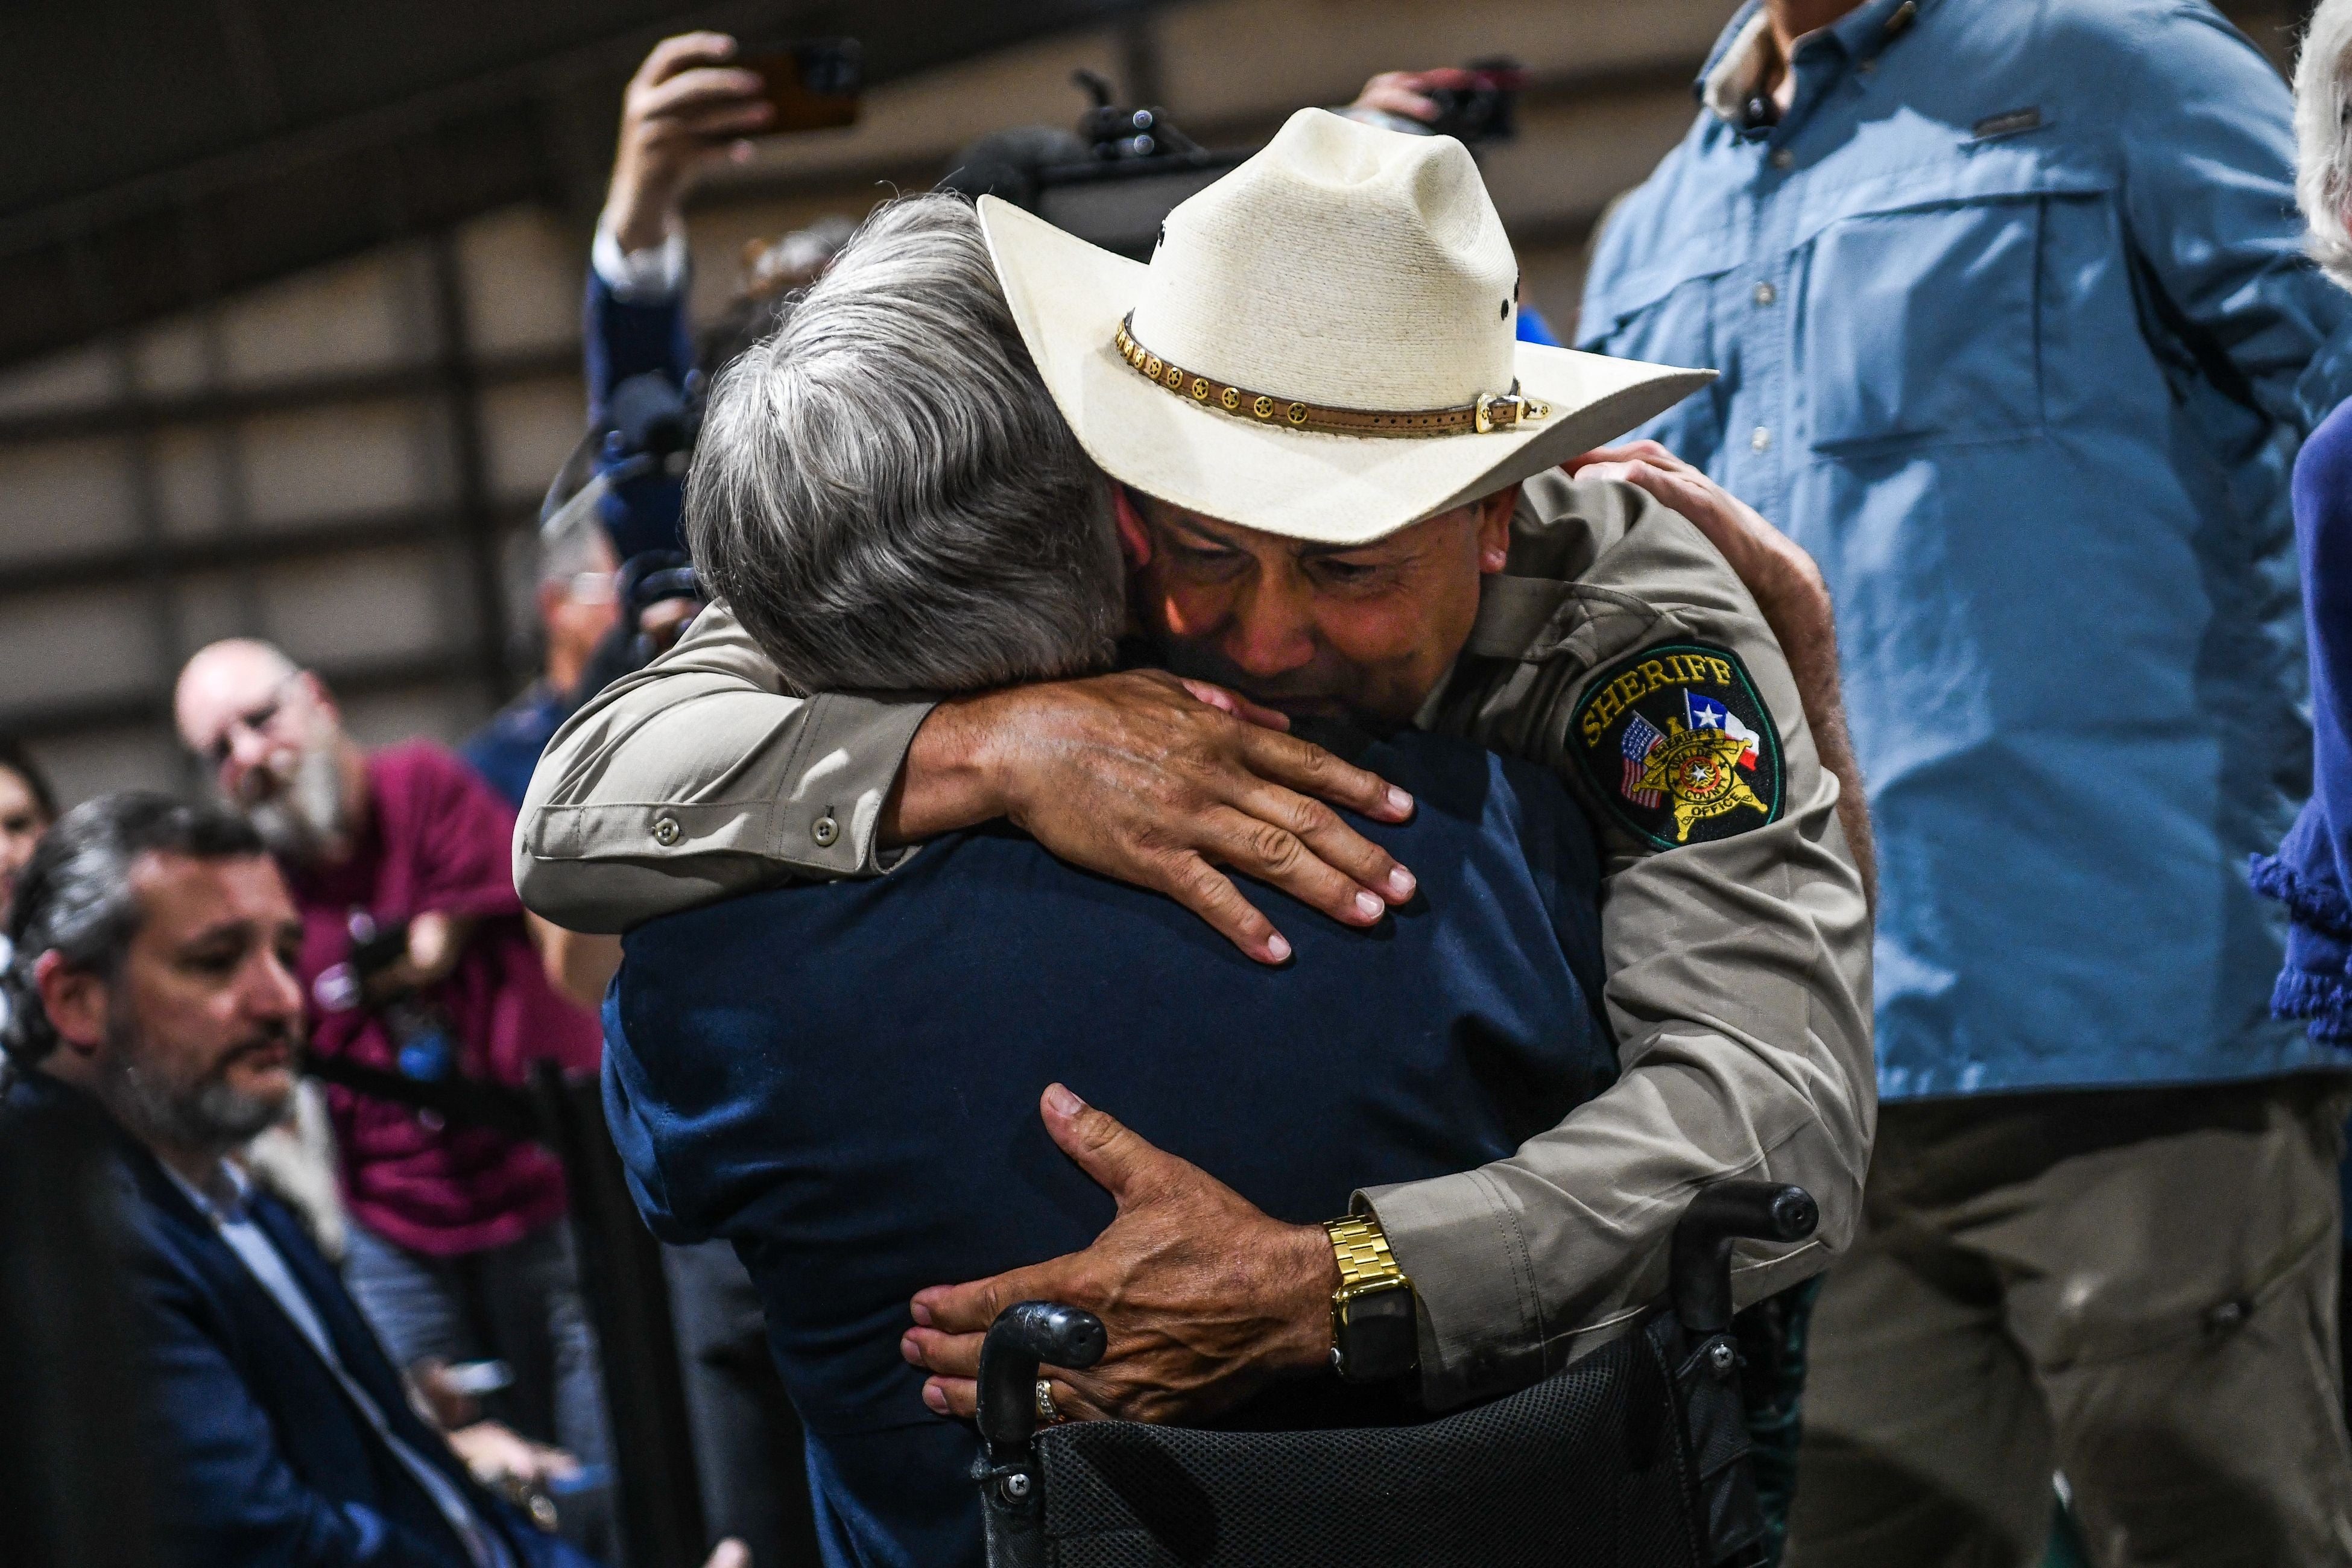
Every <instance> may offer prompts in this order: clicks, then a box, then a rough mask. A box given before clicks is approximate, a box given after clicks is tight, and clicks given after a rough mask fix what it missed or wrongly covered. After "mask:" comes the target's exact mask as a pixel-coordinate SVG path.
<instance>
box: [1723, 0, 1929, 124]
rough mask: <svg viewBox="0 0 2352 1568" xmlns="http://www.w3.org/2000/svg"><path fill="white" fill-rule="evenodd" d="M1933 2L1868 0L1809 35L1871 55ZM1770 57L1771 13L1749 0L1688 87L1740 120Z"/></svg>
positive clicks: (1853, 53)
mask: <svg viewBox="0 0 2352 1568" xmlns="http://www.w3.org/2000/svg"><path fill="white" fill-rule="evenodd" d="M1935 3H1936V0H1867V3H1866V4H1864V5H1857V6H1855V7H1854V8H1853V10H1851V11H1849V12H1847V13H1846V14H1845V15H1844V16H1841V17H1839V18H1838V19H1837V20H1836V21H1834V22H1832V23H1831V24H1830V25H1829V26H1826V27H1824V28H1822V29H1820V31H1819V32H1818V33H1813V34H1808V35H1807V37H1822V36H1827V37H1832V38H1835V39H1836V40H1837V41H1838V44H1839V45H1840V47H1843V49H1844V50H1845V53H1846V58H1849V59H1852V60H1867V59H1874V58H1877V56H1878V54H1879V53H1880V51H1882V50H1884V49H1885V47H1886V46H1887V45H1889V44H1891V43H1893V42H1894V41H1895V39H1897V38H1899V37H1902V36H1903V35H1904V34H1905V33H1907V32H1909V31H1910V30H1911V27H1912V26H1913V24H1914V23H1915V22H1916V21H1917V19H1918V16H1919V13H1920V12H1922V11H1924V10H1926V9H1927V7H1928V6H1930V5H1934V4H1935ZM1771 58H1772V34H1771V18H1769V16H1766V15H1765V14H1764V0H1748V4H1746V5H1742V6H1741V7H1740V8H1739V10H1738V12H1737V13H1736V14H1735V15H1734V16H1732V18H1731V20H1730V22H1729V23H1727V25H1726V26H1725V27H1724V29H1723V32H1722V34H1721V36H1720V37H1717V39H1716V41H1715V49H1714V52H1713V53H1711V54H1709V55H1708V56H1707V58H1706V65H1705V66H1704V67H1702V68H1700V70H1699V75H1698V80H1697V81H1696V82H1695V83H1693V84H1692V90H1693V91H1694V92H1696V94H1697V95H1698V100H1699V102H1701V103H1702V104H1704V105H1706V108H1708V109H1709V110H1713V111H1714V113H1715V115H1716V118H1717V119H1719V120H1721V121H1725V122H1726V123H1727V124H1730V125H1738V124H1739V123H1740V121H1741V117H1742V116H1743V115H1744V114H1745V113H1746V112H1747V107H1748V99H1749V98H1750V97H1752V96H1753V95H1754V93H1755V91H1756V89H1757V88H1758V87H1759V85H1760V82H1761V79H1762V77H1763V75H1764V68H1765V67H1766V65H1767V64H1769V62H1770V60H1771Z"/></svg>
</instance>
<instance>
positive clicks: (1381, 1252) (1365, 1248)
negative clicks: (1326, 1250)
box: [1323, 1214, 1412, 1306]
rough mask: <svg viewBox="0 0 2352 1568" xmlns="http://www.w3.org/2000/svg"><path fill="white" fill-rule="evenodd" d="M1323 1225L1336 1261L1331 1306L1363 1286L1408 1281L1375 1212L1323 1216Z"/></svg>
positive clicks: (1389, 1286)
mask: <svg viewBox="0 0 2352 1568" xmlns="http://www.w3.org/2000/svg"><path fill="white" fill-rule="evenodd" d="M1323 1229H1324V1231H1325V1232H1326V1234H1328V1236H1329V1237H1331V1252H1332V1255H1333V1256H1334V1257H1336V1258H1338V1259H1339V1289H1337V1290H1334V1291H1333V1292H1331V1300H1332V1303H1333V1304H1334V1305H1335V1306H1336V1305H1338V1304H1339V1303H1341V1302H1344V1301H1346V1300H1349V1298H1350V1297H1354V1296H1359V1295H1361V1294H1363V1293H1364V1292H1365V1291H1367V1290H1374V1289H1383V1290H1384V1289H1392V1288H1394V1287H1396V1286H1399V1285H1411V1284H1412V1280H1410V1279H1406V1278H1405V1274H1404V1270H1403V1269H1402V1268H1398V1267H1397V1260H1396V1255H1395V1254H1393V1253H1391V1251H1390V1250H1389V1238H1388V1235H1387V1233H1386V1232H1384V1231H1382V1230H1381V1222H1380V1220H1379V1219H1378V1218H1376V1217H1375V1216H1373V1215H1368V1214H1363V1215H1349V1216H1348V1217H1347V1218H1345V1219H1327V1220H1325V1221H1324V1222H1323Z"/></svg>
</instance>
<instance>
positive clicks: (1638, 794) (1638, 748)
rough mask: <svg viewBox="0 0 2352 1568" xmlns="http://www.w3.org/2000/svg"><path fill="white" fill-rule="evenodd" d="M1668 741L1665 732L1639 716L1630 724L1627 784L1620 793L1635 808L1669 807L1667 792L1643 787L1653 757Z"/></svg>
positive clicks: (1624, 744) (1627, 729) (1619, 788)
mask: <svg viewBox="0 0 2352 1568" xmlns="http://www.w3.org/2000/svg"><path fill="white" fill-rule="evenodd" d="M1665 738H1666V737H1665V734H1664V731H1661V730H1660V729H1659V728H1658V727H1657V726H1656V725H1655V724H1653V723H1651V722H1650V721H1648V720H1647V719H1644V718H1643V717H1642V716H1641V715H1640V714H1639V713H1636V714H1634V715H1633V718H1632V719H1630V720H1628V721H1626V724H1625V739H1624V741H1623V742H1622V748H1623V750H1624V752H1625V782H1624V783H1623V784H1620V785H1618V786H1617V791H1618V793H1619V794H1620V795H1623V796H1624V797H1625V798H1626V799H1627V800H1630V801H1632V802H1633V804H1634V805H1639V806H1645V807H1646V806H1659V805H1664V804H1665V803H1666V794H1665V791H1664V790H1656V789H1643V788H1642V787H1641V786H1642V773H1643V770H1644V769H1645V768H1646V767H1647V766H1648V765H1649V761H1650V753H1651V752H1654V751H1656V750H1657V749H1658V747H1659V746H1660V745H1661V744H1663V743H1664V741H1665Z"/></svg>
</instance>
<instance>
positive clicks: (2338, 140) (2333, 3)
mask: <svg viewBox="0 0 2352 1568" xmlns="http://www.w3.org/2000/svg"><path fill="white" fill-rule="evenodd" d="M2294 140H2295V159H2294V162H2295V173H2294V197H2295V203H2296V205H2299V206H2301V207H2302V208H2303V216H2304V219H2305V222H2306V223H2308V224H2309V225H2310V226H2311V235H2310V238H2309V240H2308V241H2307V246H2308V248H2309V249H2310V251H2311V255H2312V258H2313V259H2315V260H2316V261H2317V262H2318V263H2319V265H2320V266H2321V267H2322V268H2325V269H2326V273H2327V275H2328V276H2329V277H2330V278H2333V279H2336V282H2337V283H2339V284H2341V285H2342V286H2344V287H2345V288H2347V289H2352V232H2347V229H2346V226H2345V209H2346V207H2347V205H2352V0H2320V4H2319V7H2318V9H2317V10H2315V11H2314V12H2313V13H2312V16H2311V26H2309V27H2308V28H2307V29H2305V32H2304V35H2303V50H2302V53H2301V54H2300V55H2299V56H2298V57H2297V58H2296V60H2295V67H2294Z"/></svg>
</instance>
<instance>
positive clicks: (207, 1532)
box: [0, 1072, 593, 1568]
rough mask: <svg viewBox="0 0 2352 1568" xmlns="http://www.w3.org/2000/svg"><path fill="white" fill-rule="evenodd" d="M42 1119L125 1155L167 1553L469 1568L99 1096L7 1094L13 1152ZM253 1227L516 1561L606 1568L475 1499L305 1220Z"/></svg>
mask: <svg viewBox="0 0 2352 1568" xmlns="http://www.w3.org/2000/svg"><path fill="white" fill-rule="evenodd" d="M34 1117H81V1118H88V1119H94V1121H95V1122H96V1123H100V1124H103V1126H104V1128H105V1130H106V1133H107V1135H108V1137H109V1139H110V1142H111V1143H112V1145H113V1147H114V1149H115V1152H116V1155H117V1158H118V1162H119V1167H120V1172H121V1181H122V1188H123V1192H122V1196H123V1211H124V1215H125V1226H124V1228H125V1230H126V1231H127V1232H128V1240H129V1246H128V1247H127V1248H126V1252H127V1264H128V1268H129V1271H130V1273H131V1285H132V1287H133V1289H134V1292H135V1298H136V1301H137V1304H138V1308H139V1319H138V1327H139V1330H140V1331H141V1334H142V1338H143V1340H144V1342H145V1344H144V1352H145V1356H146V1368H145V1370H146V1377H145V1378H144V1379H143V1381H144V1383H145V1384H146V1385H147V1389H148V1392H149V1394H150V1396H151V1401H152V1403H151V1407H150V1415H151V1417H152V1421H153V1425H154V1431H155V1436H154V1437H153V1439H152V1444H153V1450H154V1452H155V1454H156V1456H157V1458H159V1459H160V1460H161V1461H162V1463H161V1470H162V1474H161V1475H160V1476H159V1477H158V1478H157V1482H158V1484H157V1488H156V1489H157V1491H158V1492H159V1494H160V1497H159V1508H160V1511H161V1513H162V1515H163V1521H162V1522H163V1538H164V1540H165V1542H167V1543H168V1544H169V1545H170V1546H171V1547H173V1549H174V1550H175V1551H176V1552H177V1553H178V1557H179V1561H180V1562H181V1563H184V1564H186V1568H278V1565H280V1564H283V1565H285V1568H297V1565H299V1568H344V1565H347V1564H348V1565H351V1568H362V1565H364V1568H470V1565H471V1562H472V1560H471V1559H470V1558H469V1557H468V1556H467V1553H466V1549H465V1547H464V1545H463V1544H462V1543H461V1542H459V1541H458V1539H457V1535H456V1533H455V1532H454V1531H451V1530H450V1528H449V1526H448V1524H447V1523H446V1521H444V1520H443V1519H442V1517H441V1513H440V1510H437V1509H436V1508H435V1507H434V1505H433V1500H432V1499H431V1498H430V1497H428V1496H427V1495H426V1494H425V1489H424V1488H422V1487H420V1486H418V1485H417V1484H416V1481H415V1479H414V1478H412V1477H411V1476H410V1475H409V1473H408V1472H407V1471H406V1470H405V1469H404V1468H402V1467H401V1464H400V1462H399V1461H398V1460H397V1459H396V1458H394V1457H393V1454H392V1451H391V1449H390V1448H389V1447H386V1446H385V1444H384V1443H383V1440H382V1439H381V1438H379V1437H378V1436H376V1434H375V1431H374V1428H373V1427H372V1426H369V1425H368V1423H367V1422H366V1420H365V1419H364V1418H363V1417H362V1415H360V1414H359V1412H358V1411H357V1410H355V1409H353V1408H352V1403H351V1401H350V1400H349V1399H348V1398H347V1397H346V1396H345V1395H344V1394H343V1391H342V1389H341V1385H339V1384H337V1383H336V1381H335V1378H334V1376H333V1374H332V1373H330V1372H329V1371H328V1370H327V1368H326V1367H325V1365H324V1364H322V1363H320V1360H319V1356H318V1353H317V1352H315V1351H313V1350H312V1349H311V1348H310V1343H309V1342H308V1341H306V1340H304V1339H303V1337H302V1335H301V1331H299V1330H298V1329H296V1328H295V1327H294V1325H293V1324H292V1323H291V1322H289V1321H288V1320H287V1317H286V1315H285V1313H284V1311H283V1310H280V1309H279V1307H278V1303H277V1302H276V1301H275V1300H272V1299H271V1297H270V1294H269V1292H268V1290H267V1289H264V1288H263V1286H262V1284H261V1282H260V1281H259V1280H257V1279H255V1278H254V1277H253V1275H252V1273H251V1272H250V1271H249V1270H248V1269H247V1268H246V1266H245V1263H244V1260H243V1259H241V1258H238V1257H237V1255H236V1252H235V1251H234V1250H232V1249H231V1248H230V1247H229V1245H228V1244H227V1243H226V1241H224V1240H222V1239H221V1237H220V1235H219V1233H218V1232H217V1231H216V1230H215V1229H214V1227H213V1225H212V1222H211V1221H210V1220H209V1219H207V1218H206V1217H205V1215H203V1214H202V1213H201V1212H199V1211H198V1209H197V1208H196V1206H195V1205H194V1204H193V1203H191V1202H190V1201H189V1200H188V1196H187V1194H185V1193H184V1192H182V1191H181V1190H180V1188H179V1186H178V1185H177V1184H175V1183H173V1180H172V1179H171V1177H169V1176H168V1175H166V1174H165V1173H164V1172H163V1167H162V1166H161V1165H160V1164H158V1163H156V1161H155V1159H154V1157H153V1156H152V1155H151V1154H149V1153H148V1152H147V1151H146V1150H145V1149H144V1148H142V1147H141V1146H140V1145H139V1144H138V1143H136V1142H133V1141H131V1139H130V1138H128V1137H127V1136H125V1135H123V1134H122V1133H121V1131H120V1130H119V1129H118V1128H117V1127H116V1126H115V1124H114V1123H113V1121H111V1120H110V1119H109V1118H108V1117H107V1116H106V1114H105V1112H104V1111H103V1110H100V1108H99V1106H98V1104H97V1103H96V1102H95V1101H94V1100H90V1099H89V1097H88V1096H87V1095H84V1094H82V1093H81V1092H79V1090H77V1089H70V1088H68V1087H67V1086H65V1085H63V1084H60V1083H58V1082H57V1081H56V1080H55V1079H49V1078H47V1077H44V1076H43V1075H41V1074H39V1073H37V1072H35V1073H28V1074H26V1075H24V1076H23V1077H22V1078H20V1079H19V1080H18V1081H17V1082H16V1084H15V1085H14V1086H13V1087H12V1088H11V1089H10V1091H9V1093H8V1096H7V1100H6V1101H5V1113H0V1137H5V1136H7V1135H8V1130H7V1124H8V1123H10V1122H14V1121H18V1120H19V1119H22V1118H34ZM253 1217H254V1220H255V1223H256V1224H257V1226H259V1227H260V1229H261V1230H262V1231H263V1233H264V1234H266V1235H267V1236H268V1237H269V1241H270V1244H271V1246H273V1247H276V1248H277V1250H278V1256H279V1257H281V1258H284V1259H285V1260H286V1267H287V1269H288V1271H289V1273H291V1274H292V1275H293V1277H294V1279H295V1282H296V1283H297V1284H298V1285H299V1286H300V1287H301V1289H302V1292H303V1294H304V1295H306V1296H308V1297H309V1298H310V1305H311V1307H312V1308H313V1310H316V1311H317V1313H318V1315H319V1320H320V1322H321V1323H323V1324H324V1325H325V1327H326V1331H327V1334H328V1337H329V1338H330V1339H331V1341H332V1342H333V1343H334V1346H335V1351H336V1354H337V1355H338V1356H339V1357H340V1358H341V1361H342V1363H343V1367H344V1370H345V1371H347V1372H348V1373H351V1375H352V1379H353V1381H355V1382H356V1383H358V1384H359V1385H360V1386H361V1387H362V1388H364V1389H365V1390H366V1391H367V1392H368V1394H369V1396H370V1397H371V1398H373V1400H374V1401H375V1403H376V1405H377V1407H378V1408H379V1409H381V1410H382V1411H383V1414H384V1415H385V1418H386V1419H387V1420H388V1421H389V1422H390V1423H391V1424H392V1426H393V1428H394V1431H396V1432H397V1433H398V1434H399V1435H400V1436H401V1438H402V1440H403V1441H404V1442H406V1443H407V1444H409V1445H410V1446H411V1447H414V1448H415V1450H416V1451H417V1452H418V1453H419V1454H422V1455H424V1456H425V1458H426V1460H427V1461H428V1462H429V1463H431V1464H433V1465H434V1466H435V1467H436V1468H437V1469H439V1470H440V1471H441V1472H442V1473H443V1474H445V1475H446V1476H447V1477H448V1478H449V1479H450V1480H451V1481H452V1482H454V1483H455V1484H456V1485H457V1487H458V1488H459V1489H461V1490H462V1491H463V1492H464V1493H465V1495H466V1496H467V1499H468V1500H470V1501H471V1502H472V1503H473V1504H474V1507H475V1510H476V1511H477V1512H478V1514H479V1515H480V1516H481V1517H482V1519H483V1520H484V1521H486V1522H487V1523H488V1525H489V1526H490V1528H492V1529H493V1530H495V1531H498V1532H499V1534H500V1535H501V1536H502V1537H503V1538H504V1539H505V1541H506V1542H507V1544H508V1546H509V1549H510V1550H511V1551H512V1552H514V1556H515V1561H516V1562H517V1563H519V1564H521V1565H522V1568H593V1564H592V1563H591V1562H590V1560H589V1559H587V1558H585V1557H583V1556H582V1555H581V1554H580V1553H579V1552H575V1551H573V1550H572V1548H571V1547H569V1546H567V1545H565V1544H564V1543H563V1542H560V1541H557V1540H555V1539H553V1538H552V1537H550V1536H547V1535H543V1534H541V1532H540V1531H537V1530H534V1529H533V1528H531V1526H530V1524H529V1523H528V1522H527V1521H524V1520H523V1519H522V1518H521V1516H520V1515H519V1514H517V1513H515V1512H514V1511H513V1510H510V1509H509V1508H507V1507H506V1506H505V1505H504V1504H502V1503H500V1502H499V1501H498V1500H495V1499H493V1498H492V1497H490V1496H489V1494H488V1493H487V1492H485V1491H483V1490H482V1489H480V1488H479V1487H478V1486H476V1485H475V1484H474V1483H473V1481H472V1479H470V1478H469V1477H468V1476H467V1473H466V1468H465V1466H464V1465H463V1464H461V1463H460V1462H459V1461H458V1460H457V1456H456V1455H454V1454H452V1453H451V1452H450V1451H449V1446H448V1445H447V1444H446V1442H444V1441H443V1440H442V1439H441V1437H440V1436H439V1435H438V1434H437V1433H436V1432H434V1431H433V1430H432V1429H431V1428H430V1427H428V1426H426V1425H425V1423H424V1421H423V1420H421V1419H420V1418H419V1417H418V1416H417V1415H416V1414H415V1412H414V1411H413V1410H411V1409H410V1408H409V1405H408V1401H407V1399H406V1397H405V1396H404V1394H402V1392H401V1384H400V1377H399V1374H398V1373H395V1372H394V1370H393V1366H392V1363H391V1361H390V1360H389V1359H387V1358H386V1356H385V1355H384V1352H383V1347H382V1346H381V1345H380V1344H379V1343H377V1342H376V1337H375V1335H374V1334H373V1332H372V1331H370V1330H369V1329H368V1326H367V1324H366V1322H365V1321H362V1318H361V1317H360V1312H359V1308H358V1306H357V1305H356V1304H355V1303H354V1302H353V1301H352V1298H351V1296H350V1294H349V1293H348V1292H347V1291H346V1290H344V1289H343V1286H342V1282H341V1279H338V1278H337V1277H336V1275H335V1272H334V1270H333V1268H331V1267H330V1266H329V1265H328V1263H327V1260H326V1259H325V1258H323V1257H321V1256H320V1253H319V1250H318V1248H317V1247H314V1246H312V1245H311V1242H310V1237H308V1236H307V1235H306V1234H305V1233H304V1232H303V1230H302V1227H301V1226H300V1225H299V1223H297V1222H296V1220H295V1219H294V1217H293V1215H290V1214H289V1213H288V1212H287V1211H286V1209H285V1208H284V1207H282V1206H281V1205H278V1203H277V1202H275V1201H274V1200H272V1199H270V1198H268V1197H266V1196H262V1195H260V1194H256V1196H255V1198H254V1202H253Z"/></svg>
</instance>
